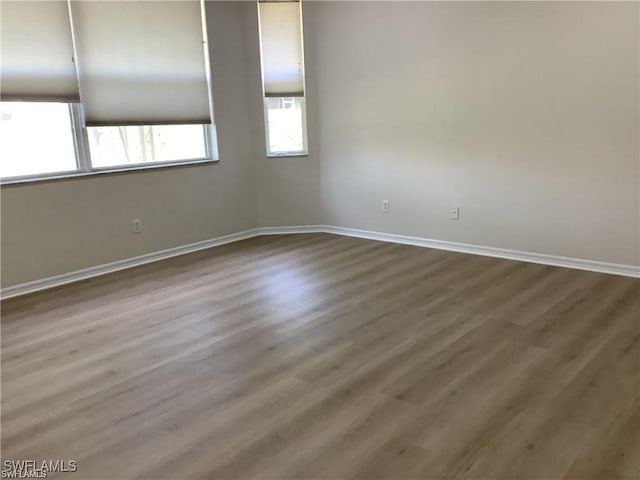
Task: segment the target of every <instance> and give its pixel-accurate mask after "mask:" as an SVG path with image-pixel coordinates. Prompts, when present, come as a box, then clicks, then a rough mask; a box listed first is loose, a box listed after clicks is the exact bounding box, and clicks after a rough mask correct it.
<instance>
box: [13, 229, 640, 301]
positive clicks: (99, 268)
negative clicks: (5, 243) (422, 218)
mask: <svg viewBox="0 0 640 480" xmlns="http://www.w3.org/2000/svg"><path fill="white" fill-rule="evenodd" d="M319 232H323V233H332V234H336V235H345V236H349V237H357V238H363V239H368V240H378V241H382V242H392V243H400V244H404V245H414V246H418V247H426V248H435V249H438V250H449V251H452V252H461V253H470V254H473V255H484V256H488V257H498V258H505V259H508V260H519V261H523V262H531V263H540V264H543V265H553V266H556V267H566V268H574V269H578V270H588V271H591V272H599V273H610V274H613V275H623V276H627V277H636V278H640V267H638V266H634V265H623V264H618V263H606V262H598V261H595V260H584V259H579V258H570V257H560V256H556V255H545V254H542V253H531V252H523V251H520V250H508V249H504V248H494V247H483V246H479V245H469V244H465V243H456V242H446V241H442V240H433V239H429V238H422V237H411V236H406V235H397V234H393V233H382V232H373V231H369V230H358V229H354V228H345V227H335V226H330V225H300V226H289V227H261V228H254V229H251V230H245V231H243V232H238V233H232V234H230V235H224V236H222V237H217V238H213V239H210V240H204V241H202V242H196V243H191V244H189V245H182V246H179V247H174V248H169V249H166V250H160V251H158V252H152V253H147V254H145V255H140V256H137V257H132V258H127V259H124V260H118V261H115V262H111V263H106V264H103V265H96V266H94V267H89V268H84V269H82V270H76V271H74V272H69V273H64V274H61V275H55V276H53V277H48V278H43V279H41V280H34V281H32V282H27V283H22V284H20V285H14V286H11V287H6V288H3V289H2V290H1V291H0V297H1V298H2V299H8V298H12V297H18V296H21V295H26V294H27V293H33V292H38V291H41V290H47V289H49V288H54V287H59V286H61V285H65V284H67V283H73V282H78V281H80V280H86V279H88V278H93V277H98V276H101V275H106V274H108V273H112V272H117V271H119V270H125V269H128V268H132V267H137V266H140V265H144V264H147V263H152V262H157V261H159V260H164V259H167V258H171V257H177V256H179V255H185V254H187V253H192V252H197V251H198V250H205V249H207V248H211V247H216V246H219V245H224V244H226V243H232V242H237V241H239V240H245V239H247V238H252V237H257V236H260V235H286V234H296V233H319Z"/></svg>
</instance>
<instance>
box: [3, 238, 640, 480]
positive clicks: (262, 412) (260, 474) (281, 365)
mask: <svg viewBox="0 0 640 480" xmlns="http://www.w3.org/2000/svg"><path fill="white" fill-rule="evenodd" d="M639 322H640V281H639V280H637V279H630V278H624V277H617V276H612V275H604V274H596V273H589V272H581V271H576V270H568V269H562V268H555V267H548V266H542V265H535V264H527V263H520V262H514V261H507V260H500V259H493V258H486V257H479V256H472V255H465V254H457V253H450V252H443V251H437V250H429V249H423V248H417V247H409V246H400V245H393V244H385V243H379V242H373V241H366V240H359V239H353V238H348V237H339V236H333V235H327V234H308V235H295V236H277V237H259V238H256V239H251V240H247V241H242V242H238V243H236V244H233V245H227V246H223V247H218V248H215V249H212V250H208V251H204V252H199V253H196V254H191V255H188V256H183V257H179V258H174V259H171V260H167V261H163V262H160V263H156V264H153V265H148V266H145V267H140V268H137V269H134V270H129V271H126V272H120V273H116V274H112V275H109V276H105V277H101V278H97V279H93V280H90V281H85V282H82V283H79V284H75V285H69V286H65V287H61V288H58V289H56V290H50V291H46V292H42V293H38V294H34V295H30V296H27V297H22V298H17V299H13V300H7V301H5V302H3V304H2V458H3V460H18V459H36V460H39V461H41V460H46V459H49V460H76V461H77V462H78V471H77V472H76V473H73V474H69V473H67V474H59V475H50V476H55V477H56V478H63V477H65V476H68V477H69V478H93V479H112V478H113V479H115V478H119V479H124V478H154V479H155V478H211V479H245V478H265V479H267V478H270V479H275V478H280V479H292V480H293V479H320V478H322V479H338V478H359V479H367V478H372V479H373V478H375V479H418V478H425V479H426V478H429V479H440V478H468V479H512V478H526V479H545V480H547V479H565V478H566V479H592V480H604V479H634V480H637V479H638V478H639V477H640V413H639V411H640V346H639V341H640V323H639Z"/></svg>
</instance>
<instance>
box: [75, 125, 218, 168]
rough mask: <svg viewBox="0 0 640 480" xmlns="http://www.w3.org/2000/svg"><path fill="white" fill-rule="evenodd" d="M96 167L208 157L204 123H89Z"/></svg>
mask: <svg viewBox="0 0 640 480" xmlns="http://www.w3.org/2000/svg"><path fill="white" fill-rule="evenodd" d="M87 133H88V135H89V147H90V149H91V163H92V165H93V166H94V167H95V168H103V167H117V166H122V165H135V164H146V163H153V162H171V161H179V160H197V159H204V158H206V157H207V150H206V146H205V145H206V140H205V136H204V127H203V126H202V125H152V126H128V127H89V128H87Z"/></svg>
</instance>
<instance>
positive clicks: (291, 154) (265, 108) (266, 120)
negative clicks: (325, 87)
mask: <svg viewBox="0 0 640 480" xmlns="http://www.w3.org/2000/svg"><path fill="white" fill-rule="evenodd" d="M273 98H279V99H283V98H291V97H288V96H282V97H264V96H263V102H262V107H263V108H262V109H263V113H264V135H265V139H266V142H267V145H266V148H267V157H268V158H273V157H306V156H308V155H309V146H308V143H307V98H306V97H297V98H300V105H301V107H302V108H301V110H302V150H292V151H289V152H288V151H282V150H277V151H275V152H272V151H271V150H270V149H269V147H270V145H271V141H270V140H269V107H268V105H267V102H268V101H269V99H273Z"/></svg>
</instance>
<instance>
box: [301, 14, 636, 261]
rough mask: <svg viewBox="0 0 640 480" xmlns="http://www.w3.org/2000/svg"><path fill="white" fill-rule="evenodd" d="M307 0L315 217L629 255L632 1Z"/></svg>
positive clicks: (611, 257)
mask: <svg viewBox="0 0 640 480" xmlns="http://www.w3.org/2000/svg"><path fill="white" fill-rule="evenodd" d="M304 5H305V7H306V8H305V13H306V16H307V19H309V20H310V21H309V22H308V25H307V35H306V39H307V42H308V43H309V45H308V48H309V49H310V51H311V52H313V55H311V56H310V57H309V58H308V60H309V62H312V63H313V67H312V68H313V71H314V72H315V74H316V78H315V82H316V83H317V96H318V98H320V99H321V101H319V102H318V104H317V108H318V111H317V115H318V119H319V123H318V125H317V131H316V132H315V134H316V135H317V143H318V151H319V154H320V158H321V162H322V165H321V175H322V179H321V185H322V206H323V212H324V222H325V223H327V224H330V225H339V226H346V227H353V228H362V229H369V230H375V231H381V232H391V233H397V234H406V235H415V236H421V237H428V238H434V239H439V240H449V241H455V242H463V243H470V244H477V245H485V246H492V247H501V248H508V249H515V250H525V251H529V252H539V253H546V254H553V255H563V256H569V257H578V258H584V259H591V260H601V261H607V262H616V263H623V264H629V265H638V264H640V258H639V257H640V238H639V237H640V224H639V222H640V212H639V208H640V207H639V205H640V199H639V191H640V185H639V181H640V171H639V169H640V166H639V165H640V161H639V157H640V151H639V140H638V138H639V128H640V121H639V118H638V108H639V107H638V102H639V97H638V91H639V79H638V76H639V74H638V58H639V47H638V45H639V39H638V23H639V15H638V13H639V12H638V7H639V4H638V3H637V2H626V3H623V2H612V3H609V2H495V3H494V2H312V3H305V4H304ZM382 199H389V200H390V204H391V212H390V213H389V214H386V215H385V214H383V213H382V210H381V201H382ZM453 206H459V207H460V214H461V219H460V221H457V222H455V221H451V220H450V219H449V208H450V207H453Z"/></svg>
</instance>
